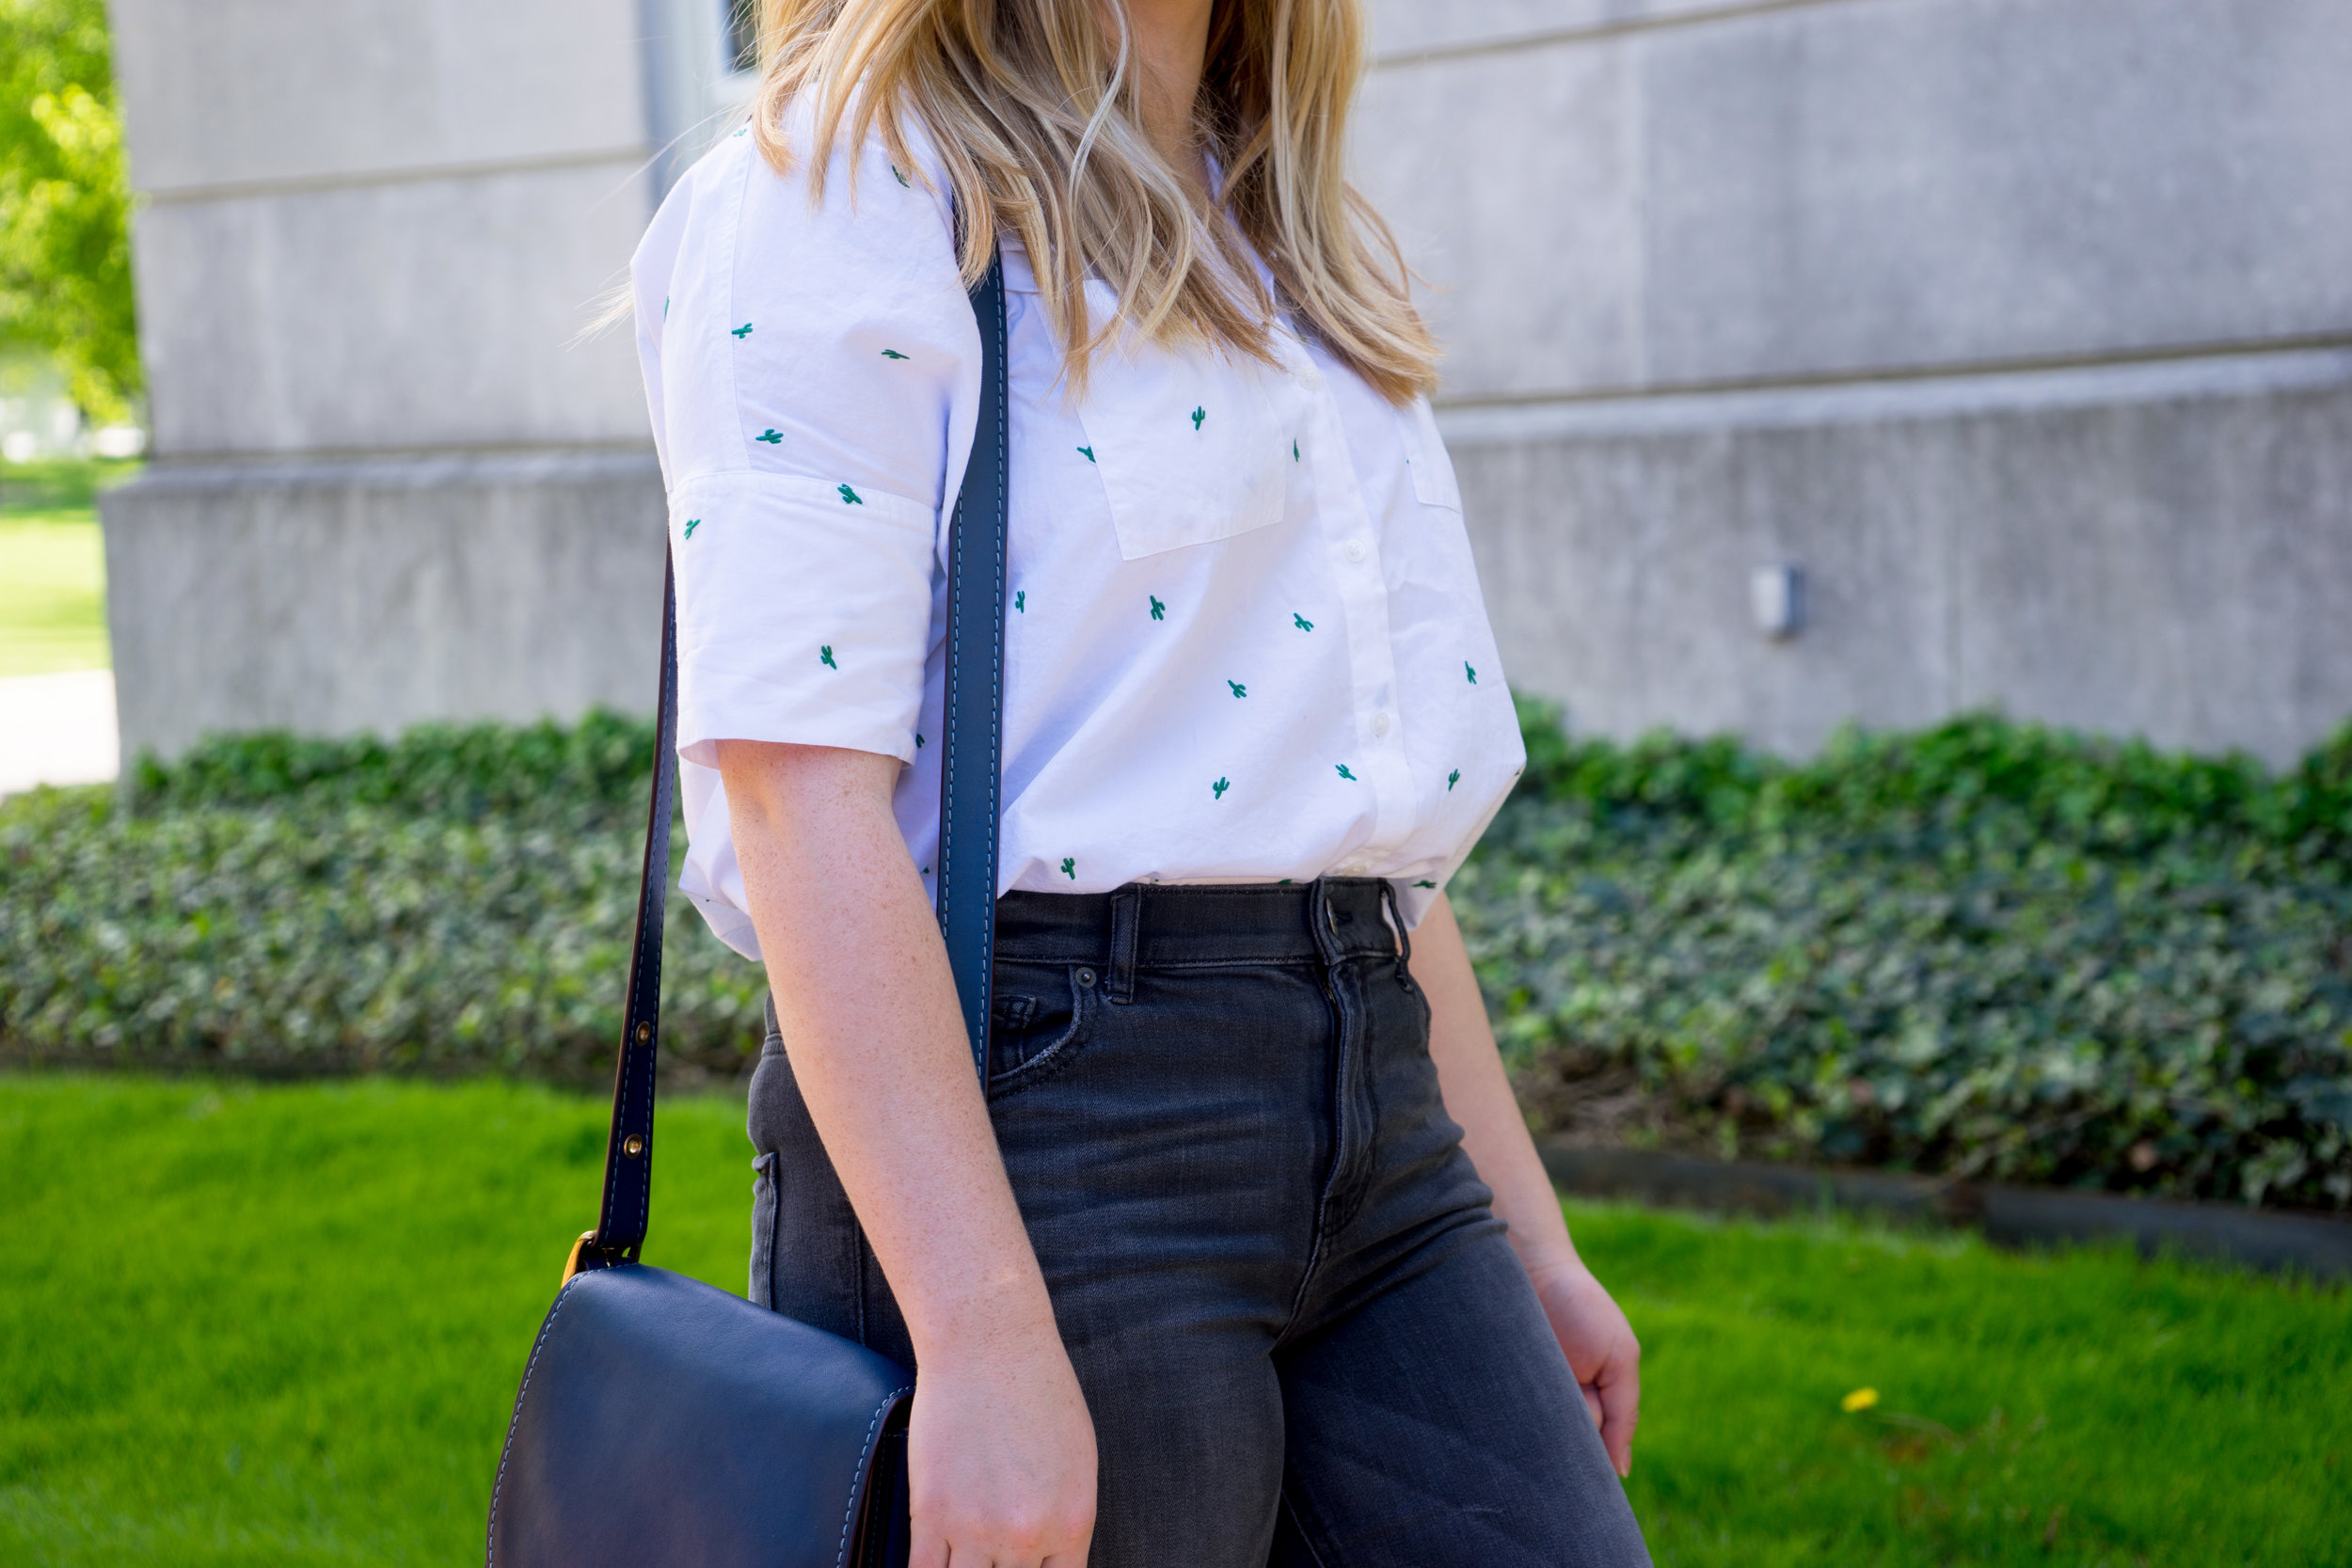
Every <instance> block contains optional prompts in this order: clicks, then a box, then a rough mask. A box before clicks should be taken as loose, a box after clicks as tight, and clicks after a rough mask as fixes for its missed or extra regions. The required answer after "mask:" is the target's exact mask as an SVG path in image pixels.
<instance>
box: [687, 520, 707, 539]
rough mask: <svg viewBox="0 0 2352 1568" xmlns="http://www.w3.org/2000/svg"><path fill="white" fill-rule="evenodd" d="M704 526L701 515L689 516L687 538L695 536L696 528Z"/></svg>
mask: <svg viewBox="0 0 2352 1568" xmlns="http://www.w3.org/2000/svg"><path fill="white" fill-rule="evenodd" d="M702 526H703V520H702V519H701V518H700V517H689V518H687V519H686V537H687V538H689V539H691V538H693V537H694V531H695V530H696V529H698V528H700V527H702Z"/></svg>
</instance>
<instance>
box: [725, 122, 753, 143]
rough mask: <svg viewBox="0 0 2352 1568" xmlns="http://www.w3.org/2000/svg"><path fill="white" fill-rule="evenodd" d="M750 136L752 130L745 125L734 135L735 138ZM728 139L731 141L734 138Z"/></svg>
mask: <svg viewBox="0 0 2352 1568" xmlns="http://www.w3.org/2000/svg"><path fill="white" fill-rule="evenodd" d="M751 134H752V128H751V127H750V126H748V125H746V126H744V127H742V128H741V129H739V130H738V131H737V132H736V133H735V135H736V136H748V135H751ZM729 139H730V140H732V139H734V138H733V137H730V138H729Z"/></svg>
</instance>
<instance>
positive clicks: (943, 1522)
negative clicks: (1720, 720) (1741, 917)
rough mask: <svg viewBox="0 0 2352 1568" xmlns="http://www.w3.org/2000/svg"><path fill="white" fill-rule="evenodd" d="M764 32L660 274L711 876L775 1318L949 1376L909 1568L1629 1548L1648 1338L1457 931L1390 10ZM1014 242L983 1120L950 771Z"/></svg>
mask: <svg viewBox="0 0 2352 1568" xmlns="http://www.w3.org/2000/svg"><path fill="white" fill-rule="evenodd" d="M761 44H762V48H761V55H762V58H763V60H764V61H765V65H764V73H763V83H762V87H761V88H760V92H759V95H758V99H757V103H756V106H755V112H754V114H753V116H752V118H751V121H750V123H749V124H748V125H746V126H745V127H743V128H742V129H741V130H739V131H737V132H736V133H735V134H734V135H733V136H731V137H730V138H728V139H727V140H725V141H723V142H722V143H721V145H720V146H719V148H718V149H717V150H714V151H713V152H712V153H711V154H710V155H709V156H708V157H707V158H705V159H704V160H703V161H702V162H701V163H700V164H699V165H698V166H696V167H695V168H694V169H693V170H692V172H691V174H690V175H689V176H688V177H687V178H686V180H685V181H684V182H682V183H681V185H680V187H679V188H678V189H677V190H676V191H675V193H674V194H673V195H672V196H671V198H669V200H668V201H667V202H666V203H665V204H664V206H663V208H662V210H661V213H660V215H659V217H658V218H657V219H656V221H655V223H654V225H653V228H652V230H651V231H650V232H649V233H648V235H647V237H646V239H645V241H644V246H643V248H642V249H641V250H640V252H639V254H638V257H637V261H636V266H635V287H636V291H637V304H638V310H637V318H638V322H639V324H640V325H639V334H640V341H641V346H642V349H643V353H644V361H645V372H646V383H647V388H648V391H649V396H650V398H651V402H652V405H653V414H654V424H655V428H656V431H657V433H658V436H659V439H660V447H661V455H662V462H663V466H664V471H665V475H666V477H667V481H668V484H669V489H670V514H671V518H670V530H671V534H670V537H671V547H672V550H673V552H674V555H675V565H676V572H677V587H678V610H679V623H678V625H679V657H680V672H681V673H680V684H681V703H680V723H679V731H678V741H679V754H680V757H681V759H682V767H683V768H684V772H685V784H686V800H687V814H688V822H689V828H690V832H691V839H692V847H691V853H690V855H689V857H688V861H687V868H686V874H685V878H684V886H685V890H686V892H687V893H688V895H690V896H691V897H692V898H694V899H695V901H696V902H697V903H698V905H699V906H700V907H701V908H702V909H703V911H705V913H706V914H707V916H708V917H709V918H710V919H711V922H712V924H713V926H714V927H716V928H717V929H718V931H719V932H720V934H721V935H722V936H723V937H724V938H725V939H726V940H728V941H729V942H731V943H733V944H734V945H735V946H737V947H738V948H739V950H741V951H742V952H744V953H746V954H747V955H750V956H753V957H760V956H762V955H764V956H765V960H766V963H767V966H768V971H769V978H770V984H771V1002H770V1009H771V1037H770V1038H769V1041H768V1047H767V1050H766V1052H765V1053H764V1054H763V1057H762V1060H761V1062H760V1066H759V1070H758V1074H757V1076H756V1078H755V1082H754V1086H753V1090H752V1105H751V1131H752V1135H753V1139H754V1142H755V1146H756V1148H757V1149H758V1150H759V1159H758V1160H757V1162H756V1167H757V1169H758V1172H759V1177H758V1181H757V1184H756V1187H755V1194H756V1200H755V1244H754V1252H753V1264H752V1294H753V1297H754V1299H755V1300H757V1301H759V1302H761V1303H763V1304H765V1305H768V1306H771V1307H773V1308H775V1309H776V1310H778V1311H783V1312H788V1313H790V1314H791V1315H793V1316H795V1317H798V1318H801V1319H803V1321H806V1322H811V1323H817V1324H818V1325H819V1326H822V1327H826V1328H829V1329H832V1330H834V1331H835V1332H837V1333H842V1334H845V1335H850V1336H852V1337H855V1338H861V1339H863V1340H864V1341H865V1342H866V1343H868V1344H870V1345H873V1346H874V1347H876V1348H877V1349H880V1350H882V1351H884V1352H886V1353H888V1354H892V1355H894V1356H898V1357H900V1358H902V1359H903V1360H905V1361H906V1362H908V1363H909V1364H912V1365H914V1366H915V1367H916V1368H917V1369H918V1371H919V1382H918V1384H917V1388H916V1393H915V1396H914V1412H913V1425H912V1429H911V1433H910V1436H909V1465H910V1469H911V1483H912V1491H913V1507H914V1564H915V1565H916V1568H941V1565H950V1564H951V1565H953V1568H988V1565H991V1564H993V1565H994V1568H1023V1565H1035V1564H1050V1565H1055V1568H1074V1565H1076V1564H1079V1563H1083V1562H1088V1561H1091V1562H1093V1563H1095V1564H1097V1565H1098V1568H1139V1565H1144V1564H1182V1565H1184V1568H1229V1565H1230V1568H1243V1565H1245V1564H1247V1565H1249V1568H1256V1565H1259V1564H1263V1563H1265V1562H1267V1561H1269V1560H1275V1561H1282V1562H1299V1563H1319V1564H1327V1565H1333V1568H1336V1565H1339V1564H1349V1565H1357V1564H1373V1563H1395V1564H1411V1565H1414V1568H1436V1565H1442V1564H1454V1563H1459V1564H1472V1563H1475V1564H1480V1565H1482V1568H1494V1565H1498V1564H1508V1563H1530V1564H1533V1563H1545V1564H1552V1563H1567V1562H1579V1563H1582V1562H1591V1563H1610V1564H1617V1563H1632V1562H1644V1561H1646V1560H1647V1559H1646V1556H1645V1552H1644V1550H1643V1546H1642V1543H1641V1538H1640V1534H1639V1531H1638V1530H1637V1528H1636V1527H1635V1525H1634V1523H1633V1520H1632V1516H1631V1513H1630V1512H1629V1509H1628V1508H1627V1505H1626V1502H1625V1497H1624V1494H1623V1491H1622V1489H1621V1487H1620V1485H1619V1483H1618V1481H1617V1479H1616V1477H1615V1476H1613V1475H1612V1474H1611V1473H1610V1470H1611V1467H1612V1465H1613V1466H1614V1469H1615V1470H1616V1472H1617V1473H1618V1474H1619V1475H1622V1474H1623V1473H1624V1472H1625V1470H1626V1468H1627V1466H1628V1465H1629V1463H1630V1448H1629V1445H1630V1440H1631V1437H1632V1432H1633V1423H1634V1411H1635V1402H1636V1394H1637V1382H1636V1363H1637V1357H1638V1351H1637V1349H1636V1347H1635V1344H1634V1340H1633V1337H1632V1334H1631V1333H1630V1331H1629V1329H1628V1327H1627V1325H1626V1321H1625V1318H1624V1316H1623V1315H1622V1314H1621V1313H1620V1312H1619V1311H1618V1309H1617V1307H1615V1305H1614V1304H1613V1302H1612V1301H1611V1300H1610V1298H1609V1296H1608V1294H1607V1292H1606V1291H1603V1290H1602V1288H1601V1287H1600V1286H1599V1285H1598V1284H1597V1282H1596V1281H1595V1280H1594V1278H1593V1276H1592V1275H1591V1274H1590V1273H1589V1272H1587V1271H1586V1270H1585V1268H1584V1267H1583V1265H1582V1264H1581V1262H1580V1261H1579V1259H1578V1258H1577V1254H1576V1250H1575V1248H1574V1246H1573V1245H1572V1244H1571V1243H1570V1242H1569V1239H1568V1234H1567V1230H1566V1228H1565V1226H1564V1224H1563V1223H1562V1220H1561V1215H1560V1209H1559V1206H1558V1204H1557V1202H1556V1201H1555V1200H1554V1198H1553V1196H1552V1192H1551V1188H1550V1186H1549V1182H1548V1181H1547V1180H1546V1179H1545V1176H1544V1172H1543V1168H1542V1166H1541V1165H1540V1164H1538V1163H1537V1160H1536V1158H1535V1154H1534V1148H1533V1147H1532V1145H1531V1144H1530V1142H1529V1139H1528V1135H1527V1132H1526V1130H1525V1127H1524V1124H1523V1123H1522V1122H1521V1121H1520V1119H1519V1117H1518V1112H1517V1110H1516V1109H1515V1107H1514V1105H1513V1102H1512V1099H1511V1094H1510V1090H1509V1087H1508V1085H1507V1084H1506V1083H1505V1080H1504V1077H1503V1072H1502V1066H1501V1064H1500V1061H1499V1059H1498V1057H1497V1055H1496V1052H1495V1046H1494V1041H1493V1037H1492V1035H1491V1033H1490V1032H1489V1030H1488V1028H1487V1024H1486V1017H1485V1014H1484V1011H1483V1009H1482V1007H1481V1005H1480V1002H1479V997H1478V991H1477V989H1476V986H1475V984H1474V983H1473V981H1472V978H1471V974H1470V964H1469V960H1468V958H1466V957H1465V955H1464V952H1463V947H1462V939H1461V936H1460V934H1459V932H1458V931H1457V930H1456V928H1455V926H1454V918H1453V915H1452V913H1451V911H1449V910H1448V908H1447V905H1446V902H1445V897H1444V894H1443V891H1442V890H1443V887H1444V883H1445V880H1446V879H1447V877H1448V876H1449V875H1450V874H1451V873H1452V871H1453V870H1454V867H1455V866H1456V865H1458V864H1459V863H1460V862H1461V860H1462V857H1463V856H1464V855H1465V854H1466V853H1467V852H1468V851H1469V849H1470V846H1471V845H1472V844H1473V843H1474V842H1475V841H1476V839H1477V837H1478V834H1479V832H1480V831H1481V830H1482V829H1483V828H1484V827H1485V825H1486V821H1487V819H1488V818H1489V817H1490V816H1492V815H1493V813H1494V811H1495V809H1496V808H1497V806H1498V805H1499V804H1500V803H1501V801H1502V799H1503V797H1504V795H1505V794H1506V793H1507V792H1508V791H1509V789H1510V787H1511V784H1512V780H1513V779H1514V778H1515V777H1516V776H1517V773H1518V768H1519V767H1520V766H1521V763H1522V762H1523V760H1524V756H1523V752H1521V750H1520V746H1519V742H1518V730H1517V726H1516V723H1515V721H1514V716H1513V712H1512V707H1511V702H1510V698H1509V695H1508V693H1507V691H1506V689H1505V687H1504V685H1503V680H1502V670H1501V666H1500V661H1499V660H1498V659H1497V657H1496V656H1495V651H1494V644H1493V641H1492V638H1491V635H1490V633H1489V632H1488V629H1487V626H1486V618H1485V614H1484V611H1483V610H1482V608H1481V603H1480V599H1479V594H1478V587H1477V583H1476V580H1475V577H1474V575H1473V571H1472V567H1471V562H1470V550H1469V546H1468V544H1467V540H1466V537H1465V535H1464V532H1463V528H1462V522H1461V515H1460V500H1459V497H1458V494H1457V493H1456V491H1455V489H1454V478H1453V473H1452V469H1451V467H1449V465H1448V463H1447V460H1446V456H1445V453H1444V451H1443V449H1442V447H1441V446H1440V444H1439V442H1438V436H1437V432H1436V429H1435V427H1434V425H1433V424H1432V422H1431V420H1430V416H1429V411H1428V405H1427V404H1426V402H1425V401H1424V400H1423V399H1422V395H1421V394H1422V390H1423V388H1426V387H1427V386H1428V385H1429V384H1430V382H1431V380H1432V361H1433V357H1434V346H1433V344H1432V342H1431V340H1430V339H1429V337H1428V336H1427V334H1426V333H1425V332H1424V330H1423V328H1422V325H1421V323H1420V321H1419V320H1418V318H1417V317H1416V315H1415V314H1414V311H1413V309H1412V307H1411V305H1410V303H1409V302H1408V299H1407V296H1406V289H1405V284H1404V277H1403V268H1402V265H1401V263H1400V262H1399V261H1397V259H1396V256H1395V251H1394V246H1393V245H1392V244H1391V242H1389V240H1388V239H1387V236H1386V233H1385V230H1382V229H1381V228H1380V226H1379V224H1378V221H1377V219H1376V218H1375V217H1374V216H1373V215H1372V214H1370V213H1369V212H1368V211H1367V210H1366V209H1365V208H1364V207H1363V206H1362V204H1361V203H1360V202H1359V199H1358V198H1356V197H1355V196H1354V195H1353V194H1352V193H1351V192H1350V191H1349V190H1348V189H1347V187H1346V186H1345V184H1344V183H1343V177H1342V172H1341V164H1342V151H1343V121H1344V114H1345V110H1346V107H1347V103H1348V100H1349V98H1350V95H1351V94H1352V92H1353V90H1354V87H1355V82H1356V77H1357V74H1358V71H1359V64H1360V51H1361V20H1360V17H1359V14H1358V6H1357V4H1356V0H995V3H994V4H993V5H987V4H978V3H975V0H769V3H768V5H767V6H766V8H765V14H764V15H763V17H762V37H761ZM999 246H1001V250H1002V255H1003V259H1004V267H1005V272H1006V277H1007V283H1008V288H1009V323H1010V325H1009V365H1010V384H1011V416H1010V419H1011V459H1010V464H1011V468H1010V491H1011V509H1012V510H1011V556H1010V565H1009V587H1010V592H1011V609H1010V611H1009V617H1008V618H1009V623H1010V624H1009V632H1008V651H1007V671H1006V721H1005V735H1004V811H1003V819H1002V840H1003V854H1002V886H1003V887H1004V888H1005V889H1006V890H1007V891H1006V892H1005V895H1004V896H1003V898H1002V899H1001V900H1000V905H999V911H1000V915H999V929H998V944H997V954H996V963H997V980H996V986H997V992H998V1001H997V1004H996V1008H995V1012H994V1019H993V1023H994V1042H993V1061H992V1062H991V1064H990V1073H989V1082H988V1085H987V1087H986V1091H985V1095H984V1094H983V1092H982V1089H981V1086H980V1085H979V1083H978V1082H977V1079H976V1075H975V1074H974V1072H973V1065H972V1061H971V1058H970V1054H969V1053H968V1051H967V1050H966V1047H965V1043H964V1034H963V1029H962V1024H961V1016H960V1013H959V1010H958V1004H957V1000H956V993H955V990H954V985H953V982H952V980H951V978H950V976H949V973H948V967H947V962H946V955H945V952H944V950H943V947H942V942H941V938H940V934H939V930H938V927H937V926H936V924H935V922H934V920H933V918H932V913H931V908H930V888H929V886H928V882H927V879H928V878H929V877H930V855H931V851H932V846H933V845H934V843H935V842H936V827H937V825H936V820H935V818H936V811H937V802H938V799H939V793H938V775H937V772H936V769H935V759H936V757H937V748H936V747H930V746H927V741H926V735H927V733H928V734H932V735H935V734H936V733H938V726H939V722H940V701H941V697H940V693H941V674H942V652H941V646H940V627H941V626H942V622H943V616H944V608H943V605H942V603H941V602H940V598H939V592H938V591H939V587H940V584H941V581H942V570H943V566H942V563H943V561H944V554H943V550H944V542H943V533H942V528H943V523H944V515H943V508H944V507H945V506H946V505H949V504H951V503H952V498H953V497H954V495H955V493H956V489H957V486H958V484H959V483H960V480H961V473H962V470H963V467H964V462H965V457H966V454H967V452H968V451H969V450H970V447H971V443H972V439H973V431H974V427H975V420H976V413H975V410H976V405H977V397H978V389H979V373H980V372H979V367H980V352H979V337H978V329H977V325H976V324H975V321H974V318H973V314H972V310H971V307H970V305H969V303H968V300H967V297H966V293H965V290H966V287H967V285H968V284H969V283H970V282H971V281H972V280H974V279H976V278H977V277H979V276H980V275H981V274H982V273H983V272H984V271H985V270H986V269H987V266H988V262H989V258H990V256H991V254H992V252H993V251H994V250H995V249H997V248H998V247H999ZM1580 1383H1581V1390H1580V1387H1579V1385H1580Z"/></svg>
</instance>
